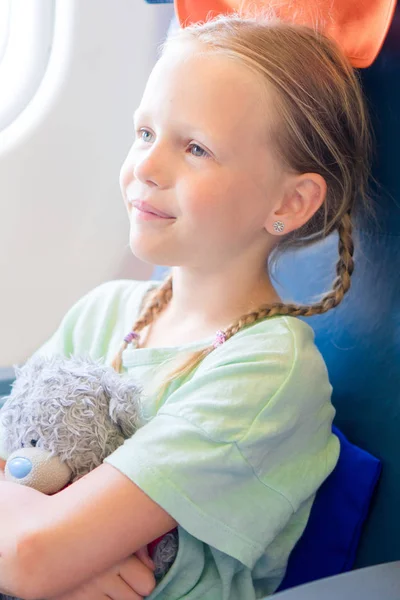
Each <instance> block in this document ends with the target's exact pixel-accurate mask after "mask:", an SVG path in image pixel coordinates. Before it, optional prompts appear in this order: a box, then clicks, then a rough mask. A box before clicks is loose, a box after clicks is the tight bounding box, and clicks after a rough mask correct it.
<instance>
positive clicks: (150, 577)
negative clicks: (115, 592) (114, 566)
mask: <svg viewBox="0 0 400 600" xmlns="http://www.w3.org/2000/svg"><path fill="white" fill-rule="evenodd" d="M119 575H120V577H121V578H122V579H123V580H124V581H125V582H126V583H127V584H128V586H130V587H131V588H132V589H133V590H135V592H136V593H137V594H139V595H140V594H141V595H142V596H150V594H151V592H152V591H153V590H154V588H155V587H156V580H155V578H154V574H153V571H152V569H149V567H147V566H146V565H145V564H143V562H142V561H141V560H139V558H138V557H137V556H136V555H133V556H130V557H129V558H127V559H126V560H124V562H123V563H122V564H121V565H120V567H119ZM118 600H120V599H119V598H118ZM121 600H123V599H121Z"/></svg>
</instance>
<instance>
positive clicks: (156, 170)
mask: <svg viewBox="0 0 400 600" xmlns="http://www.w3.org/2000/svg"><path fill="white" fill-rule="evenodd" d="M134 160H135V163H134V168H133V176H134V178H135V179H137V180H138V181H140V182H141V183H145V184H147V185H150V186H157V187H160V188H165V187H167V186H168V181H169V178H170V176H171V172H172V162H171V158H170V157H168V156H167V150H166V149H165V148H163V147H162V145H161V144H158V143H154V144H153V145H152V146H151V148H148V149H146V150H143V151H142V152H140V153H138V154H137V155H136V156H135V159H134Z"/></svg>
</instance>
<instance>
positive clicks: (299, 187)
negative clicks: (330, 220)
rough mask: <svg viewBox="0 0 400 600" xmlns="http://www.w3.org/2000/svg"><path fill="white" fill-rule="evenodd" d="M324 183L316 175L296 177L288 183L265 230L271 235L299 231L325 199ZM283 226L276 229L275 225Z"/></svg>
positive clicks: (320, 177) (304, 174)
mask: <svg viewBox="0 0 400 600" xmlns="http://www.w3.org/2000/svg"><path fill="white" fill-rule="evenodd" d="M326 191H327V187H326V181H325V179H324V178H323V177H322V176H321V175H319V174H318V173H303V174H302V175H296V176H294V178H293V179H291V181H290V182H289V184H288V185H287V187H286V191H285V192H284V196H283V198H282V201H281V202H280V204H279V207H277V208H276V209H275V210H273V211H272V212H271V213H270V215H269V216H268V220H267V222H266V224H265V228H266V230H267V231H268V233H272V234H273V235H284V234H285V233H290V232H291V231H294V230H295V229H299V228H300V227H301V226H302V225H304V224H305V223H307V221H309V220H310V219H311V217H312V216H313V215H314V214H315V213H316V212H317V210H318V209H319V208H320V206H321V205H322V203H323V202H324V200H325V197H326ZM277 222H278V223H281V224H283V229H282V226H280V227H276V223H277Z"/></svg>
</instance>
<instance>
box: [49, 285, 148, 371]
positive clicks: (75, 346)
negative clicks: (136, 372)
mask: <svg viewBox="0 0 400 600" xmlns="http://www.w3.org/2000/svg"><path fill="white" fill-rule="evenodd" d="M156 283H157V282H153V281H138V280H130V279H118V280H112V281H107V282H105V283H102V284H100V285H98V286H96V287H95V288H93V289H92V290H90V291H89V292H87V293H86V294H85V295H84V296H82V297H81V298H80V299H79V300H78V301H76V302H75V303H74V304H73V306H72V307H71V308H70V309H69V310H68V311H67V313H66V314H65V315H64V317H63V318H62V320H61V322H60V325H59V327H58V329H57V330H56V332H55V333H54V334H53V336H52V337H51V338H50V339H49V340H48V341H47V342H46V343H45V344H44V345H43V346H42V347H41V348H39V350H38V351H37V353H40V354H44V355H54V354H57V353H60V354H64V355H71V354H89V355H90V356H91V357H92V358H100V357H102V358H104V359H105V360H106V362H107V361H109V360H111V359H112V356H113V355H114V354H115V352H116V351H117V350H118V347H119V344H120V343H121V341H122V339H123V337H124V335H125V334H126V333H127V332H128V331H130V329H131V327H132V325H133V323H134V321H135V319H136V317H137V313H138V311H139V309H140V305H141V302H142V299H143V297H144V295H145V294H146V292H147V291H148V290H149V289H150V288H151V287H152V286H153V285H156ZM113 353H114V354H113Z"/></svg>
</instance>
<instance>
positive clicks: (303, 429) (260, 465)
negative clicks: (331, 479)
mask: <svg viewBox="0 0 400 600" xmlns="http://www.w3.org/2000/svg"><path fill="white" fill-rule="evenodd" d="M159 283H160V282H154V281H151V282H148V281H131V280H119V281H110V282H107V283H105V284H102V285H100V286H98V287H97V288H95V289H94V290H92V291H91V292H89V293H88V294H86V295H85V296H84V297H83V298H81V299H80V300H79V301H78V302H77V303H76V304H75V305H74V306H73V307H72V308H71V309H70V310H69V311H68V313H67V314H66V316H65V317H64V319H63V320H62V322H61V324H60V326H59V328H58V330H57V331H56V332H55V334H54V335H53V336H52V337H51V338H50V340H49V341H48V342H46V344H44V345H43V346H42V347H41V348H40V349H39V350H38V353H40V354H43V355H49V356H50V355H52V354H55V353H62V354H65V355H67V356H68V355H70V354H74V355H78V354H89V355H90V356H91V357H93V358H100V357H103V358H104V359H105V362H106V363H108V364H109V363H111V360H112V359H113V358H114V356H115V354H116V352H117V351H118V349H119V347H120V344H121V341H122V340H123V338H124V336H125V335H126V334H127V333H128V332H129V331H130V330H131V328H132V325H133V323H134V322H135V319H136V316H137V314H138V311H139V308H140V305H141V301H142V299H143V296H144V294H145V293H146V292H147V291H148V290H149V289H150V288H151V287H152V286H155V285H158V284H159ZM212 341H213V339H211V338H208V339H204V340H201V341H199V342H198V343H195V344H186V345H184V346H172V347H167V348H138V349H133V348H131V347H128V348H127V349H126V350H125V352H124V355H123V373H122V376H123V377H132V378H134V379H136V380H137V381H138V382H140V383H141V385H142V387H143V390H144V396H143V398H144V421H143V423H142V426H141V427H140V429H139V430H138V431H137V432H136V433H135V434H134V435H133V436H132V437H131V438H130V439H128V440H126V442H125V443H124V444H123V445H122V446H120V447H119V448H118V449H117V450H116V451H115V452H114V453H113V454H111V455H110V456H109V457H107V458H106V459H105V462H107V463H109V464H111V465H113V466H114V467H115V468H116V469H118V470H119V471H120V472H121V473H123V474H125V475H126V476H127V477H129V478H130V479H131V480H132V481H133V482H134V483H135V484H136V485H138V486H139V487H140V488H141V489H142V490H143V491H144V492H145V493H146V494H147V495H148V496H150V498H152V499H153V500H154V501H155V502H157V503H158V504H159V505H160V506H162V507H163V508H164V509H165V510H166V511H167V512H168V513H169V514H170V515H171V516H172V517H173V518H174V519H175V520H176V521H177V522H178V523H179V527H178V532H179V550H178V555H177V557H176V559H175V562H174V564H173V565H172V567H171V569H170V570H169V572H168V573H167V574H166V576H165V577H164V579H163V580H162V581H161V582H160V583H159V584H158V585H157V587H156V589H155V590H154V592H153V593H152V594H151V596H149V598H150V599H151V600H152V599H153V598H154V599H155V598H157V599H159V600H161V599H170V600H180V599H183V598H185V599H188V600H189V599H190V600H195V599H202V600H253V599H255V598H262V597H264V596H266V595H270V594H272V593H273V592H274V591H275V590H276V589H277V587H278V586H279V584H280V582H281V581H282V579H283V576H284V574H285V569H286V565H287V560H288V557H289V554H290V552H291V550H292V549H293V547H294V545H295V543H296V542H297V540H298V539H299V537H300V536H301V534H302V532H303V531H304V528H305V526H306V523H307V520H308V517H309V514H310V510H311V506H312V503H313V501H314V498H315V493H316V490H317V489H318V488H319V486H320V485H321V484H322V482H323V481H324V480H325V479H326V477H327V476H328V475H329V474H330V473H331V471H332V470H333V468H334V467H335V465H336V463H337V460H338V456H339V441H338V439H337V437H336V436H335V435H333V434H332V430H331V426H332V420H333V417H334V414H335V410H334V408H333V406H332V404H331V391H332V388H331V385H330V383H329V378H328V373H327V369H326V366H325V363H324V361H323V359H322V357H321V355H320V353H319V351H318V349H317V348H316V346H315V344H314V333H313V330H312V329H311V327H310V326H309V325H307V324H306V323H304V322H303V321H301V320H299V319H297V318H294V317H283V316H282V317H281V316H280V317H274V318H272V319H266V320H264V321H260V322H258V323H255V324H253V325H251V326H248V327H246V328H244V329H242V330H241V331H239V332H238V333H237V334H236V335H234V336H233V337H232V338H230V339H229V340H228V341H227V342H225V343H224V344H223V345H221V346H219V347H218V348H217V349H216V350H214V351H213V352H211V353H210V354H209V355H208V356H207V357H206V358H205V359H204V360H203V361H202V362H201V363H200V365H199V366H198V367H196V369H194V370H193V371H192V372H191V373H190V374H189V375H186V376H185V377H184V378H182V379H179V380H177V381H174V382H173V383H172V384H171V385H169V386H168V387H167V389H166V391H165V393H164V395H163V397H162V398H161V400H159V401H158V402H157V401H156V400H157V396H158V394H157V390H158V387H157V386H158V384H159V383H161V382H162V381H163V377H164V376H166V375H167V374H168V373H170V372H171V371H172V370H173V369H174V368H175V367H176V366H177V365H178V364H182V363H183V361H184V360H185V359H186V358H187V357H188V356H189V355H190V353H191V352H192V351H193V350H197V349H200V348H202V347H206V346H209V345H210V343H212ZM0 439H1V436H0ZM0 445H1V444H0ZM3 458H6V457H5V456H3Z"/></svg>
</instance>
